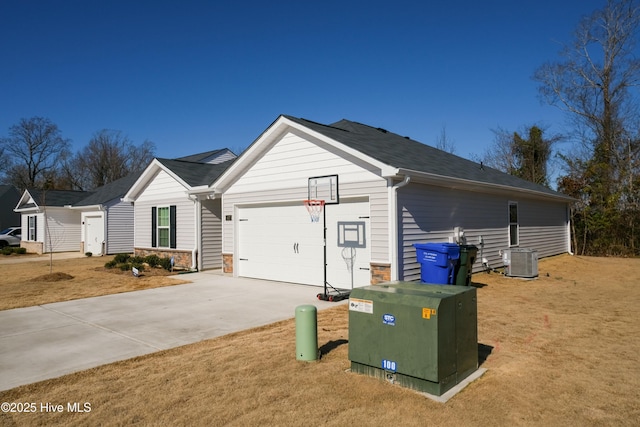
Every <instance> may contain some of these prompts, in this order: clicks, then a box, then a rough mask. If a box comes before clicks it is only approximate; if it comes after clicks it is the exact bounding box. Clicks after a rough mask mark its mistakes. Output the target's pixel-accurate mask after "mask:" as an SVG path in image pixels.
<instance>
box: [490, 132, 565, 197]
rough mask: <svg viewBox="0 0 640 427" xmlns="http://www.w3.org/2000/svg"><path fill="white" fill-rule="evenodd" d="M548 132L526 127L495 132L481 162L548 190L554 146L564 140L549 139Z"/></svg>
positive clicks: (557, 137)
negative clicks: (492, 140) (519, 129)
mask: <svg viewBox="0 0 640 427" xmlns="http://www.w3.org/2000/svg"><path fill="white" fill-rule="evenodd" d="M545 131H546V130H545V129H543V128H541V127H539V126H536V125H533V126H525V127H524V128H523V130H522V131H520V132H510V131H507V130H505V129H501V128H498V129H496V130H493V133H494V134H495V140H494V142H493V144H492V145H491V146H490V147H489V148H488V149H487V150H486V151H485V153H484V154H483V156H482V158H481V161H482V162H483V163H484V164H486V165H487V166H490V167H492V168H495V169H498V170H500V171H502V172H506V173H508V174H511V175H515V176H518V177H520V178H523V179H526V180H527V181H531V182H535V183H536V184H541V185H545V186H548V185H549V163H550V160H551V155H552V152H553V146H554V145H555V144H556V143H557V142H558V141H560V140H561V139H562V137H561V136H560V135H553V136H551V137H546V136H544V132H545Z"/></svg>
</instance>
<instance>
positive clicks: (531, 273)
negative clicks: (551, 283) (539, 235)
mask: <svg viewBox="0 0 640 427" xmlns="http://www.w3.org/2000/svg"><path fill="white" fill-rule="evenodd" d="M502 261H503V263H504V267H505V270H504V274H505V275H506V276H509V277H525V278H533V277H538V252H537V251H536V250H535V249H524V248H522V249H520V248H513V249H505V250H504V251H502Z"/></svg>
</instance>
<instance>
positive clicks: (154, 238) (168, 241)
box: [151, 205, 176, 249]
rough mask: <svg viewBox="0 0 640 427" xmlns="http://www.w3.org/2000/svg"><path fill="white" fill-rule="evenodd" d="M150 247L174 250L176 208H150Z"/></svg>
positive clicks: (172, 206)
mask: <svg viewBox="0 0 640 427" xmlns="http://www.w3.org/2000/svg"><path fill="white" fill-rule="evenodd" d="M151 246H152V247H154V248H171V249H175V248H176V206H175V205H171V206H154V207H152V208H151Z"/></svg>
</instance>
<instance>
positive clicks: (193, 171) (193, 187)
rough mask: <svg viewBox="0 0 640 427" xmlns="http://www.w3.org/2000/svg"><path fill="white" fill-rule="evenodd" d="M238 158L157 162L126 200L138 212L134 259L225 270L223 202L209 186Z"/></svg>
mask: <svg viewBox="0 0 640 427" xmlns="http://www.w3.org/2000/svg"><path fill="white" fill-rule="evenodd" d="M235 158H236V155H235V154H234V153H233V152H231V151H230V150H228V149H226V148H225V149H221V150H214V151H208V152H205V153H199V154H194V155H191V156H186V157H181V158H177V159H161V158H156V159H154V160H153V161H152V162H151V164H150V165H149V166H147V168H146V169H145V170H144V171H143V172H142V174H141V175H140V177H139V178H138V179H137V180H136V182H135V183H134V184H133V185H132V186H131V188H130V189H129V191H128V192H127V194H126V195H125V197H124V200H125V201H126V202H128V203H132V204H133V208H134V222H135V231H134V252H135V254H136V255H140V256H147V255H150V254H156V255H158V256H160V257H171V258H173V260H174V265H175V266H176V267H178V268H184V269H189V270H205V269H214V268H221V267H222V221H221V199H220V197H219V195H218V196H216V195H215V194H214V192H212V191H211V190H210V185H211V184H212V183H213V182H215V181H216V179H217V178H218V177H219V176H220V175H221V174H222V173H223V172H224V171H225V170H226V168H227V167H228V166H229V165H230V164H231V163H232V162H233V161H234V159H235Z"/></svg>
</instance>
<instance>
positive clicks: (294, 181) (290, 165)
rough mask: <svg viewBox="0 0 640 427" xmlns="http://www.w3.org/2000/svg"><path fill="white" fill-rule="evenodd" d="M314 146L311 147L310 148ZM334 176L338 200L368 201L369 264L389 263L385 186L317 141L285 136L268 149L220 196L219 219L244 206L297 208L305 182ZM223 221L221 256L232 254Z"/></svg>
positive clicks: (230, 233) (229, 226)
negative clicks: (221, 202)
mask: <svg viewBox="0 0 640 427" xmlns="http://www.w3.org/2000/svg"><path fill="white" fill-rule="evenodd" d="M316 142H317V144H316ZM330 174H337V175H338V176H339V194H340V198H344V197H347V198H348V197H362V196H365V197H369V203H370V210H371V224H370V227H371V262H380V263H389V262H390V260H389V217H388V201H389V200H388V191H387V180H386V179H384V178H381V177H380V176H379V175H377V174H376V173H375V171H374V170H373V168H372V167H371V166H370V165H365V164H363V162H362V161H360V160H359V159H355V158H354V159H346V158H343V157H340V156H338V155H337V154H335V153H334V152H333V151H332V149H331V148H330V147H327V146H322V144H321V143H319V142H318V141H315V142H311V141H307V140H305V139H303V138H301V137H300V136H298V135H296V134H294V133H288V134H286V135H284V136H283V137H282V139H281V140H279V141H278V142H277V143H276V144H275V145H274V146H272V147H271V148H270V149H269V150H268V151H267V152H266V153H265V154H264V155H263V157H261V158H260V159H259V160H258V161H257V162H256V163H255V164H254V165H253V166H252V167H251V168H250V169H249V170H247V171H246V172H245V173H244V175H242V176H241V177H240V178H239V179H238V180H237V181H236V182H235V183H233V185H231V186H230V187H229V188H228V189H227V190H225V192H224V194H223V206H222V209H223V212H222V218H223V219H224V218H226V217H227V216H232V218H233V219H234V220H235V215H236V212H235V206H236V205H242V204H248V203H276V202H278V203H279V202H287V203H299V204H300V206H301V208H302V212H303V213H304V214H306V215H308V214H307V213H306V211H305V210H304V208H303V205H302V201H303V200H305V199H307V197H308V194H307V189H308V187H307V183H308V178H309V177H313V176H325V175H330ZM234 220H232V221H226V220H224V221H223V252H224V253H234V238H235V236H234V223H235V221H234Z"/></svg>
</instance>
